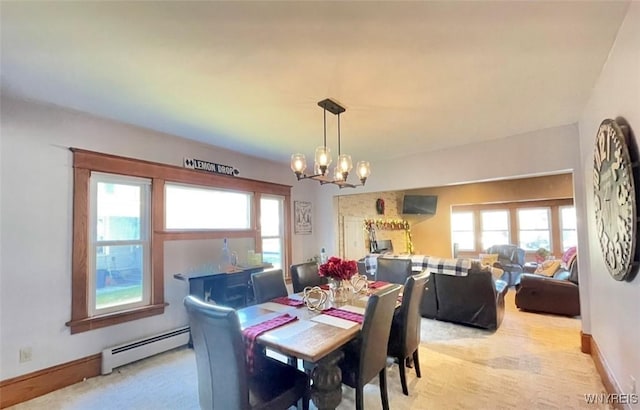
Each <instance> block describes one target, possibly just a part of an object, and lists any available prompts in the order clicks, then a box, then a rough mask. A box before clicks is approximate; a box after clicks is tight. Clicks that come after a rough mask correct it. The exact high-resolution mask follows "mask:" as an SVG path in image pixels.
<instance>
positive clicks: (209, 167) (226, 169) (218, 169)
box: [183, 157, 240, 177]
mask: <svg viewBox="0 0 640 410" xmlns="http://www.w3.org/2000/svg"><path fill="white" fill-rule="evenodd" d="M183 166H184V167H185V168H189V169H196V170H199V171H207V172H212V173H214V174H222V175H228V176H231V177H234V176H236V175H238V174H240V171H238V170H237V169H236V168H235V167H232V166H231V165H223V164H217V163H215V162H209V161H203V160H201V159H195V158H187V157H185V158H184V165H183Z"/></svg>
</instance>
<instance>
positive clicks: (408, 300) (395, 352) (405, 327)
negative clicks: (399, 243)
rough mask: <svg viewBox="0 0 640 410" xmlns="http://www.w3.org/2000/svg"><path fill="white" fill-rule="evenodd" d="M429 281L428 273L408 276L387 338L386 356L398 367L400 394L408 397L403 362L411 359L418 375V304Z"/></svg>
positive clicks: (419, 375)
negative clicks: (400, 303)
mask: <svg viewBox="0 0 640 410" xmlns="http://www.w3.org/2000/svg"><path fill="white" fill-rule="evenodd" d="M428 279H429V273H427V272H423V273H421V274H419V275H415V276H409V277H408V278H407V281H406V282H405V283H404V290H403V293H402V306H400V310H399V311H398V312H397V313H396V314H395V315H394V317H393V322H392V323H391V334H390V336H389V347H388V348H387V355H389V356H391V357H393V358H394V359H395V360H396V361H397V362H398V366H399V367H400V383H401V384H402V392H403V393H404V394H405V395H407V396H408V395H409V389H408V388H407V376H406V373H405V371H406V369H405V362H406V360H407V359H409V358H413V365H414V367H415V369H416V375H417V376H418V377H422V375H421V374H420V360H419V357H418V347H419V346H420V323H421V322H420V302H421V301H422V295H423V294H424V289H425V286H426V284H427V280H428Z"/></svg>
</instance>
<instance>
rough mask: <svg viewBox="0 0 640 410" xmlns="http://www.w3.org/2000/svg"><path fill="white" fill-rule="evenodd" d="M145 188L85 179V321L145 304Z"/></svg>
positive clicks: (140, 183)
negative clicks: (87, 212)
mask: <svg viewBox="0 0 640 410" xmlns="http://www.w3.org/2000/svg"><path fill="white" fill-rule="evenodd" d="M150 187H151V180H149V179H145V178H134V177H125V176H121V175H113V174H104V173H100V172H96V173H92V174H91V178H90V195H89V201H90V205H89V206H90V217H89V220H90V226H89V241H88V242H89V252H88V255H87V257H88V260H89V264H88V265H89V266H88V271H89V281H88V283H89V288H90V291H89V292H88V293H89V315H90V316H97V315H101V314H106V313H112V312H118V311H123V310H127V309H131V308H135V307H140V306H145V305H148V304H149V302H150V299H151V278H150V272H151V269H150V265H151V258H150V256H151V254H150V238H151V228H150V219H151V204H150V202H151V200H150Z"/></svg>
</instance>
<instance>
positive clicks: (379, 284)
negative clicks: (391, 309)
mask: <svg viewBox="0 0 640 410" xmlns="http://www.w3.org/2000/svg"><path fill="white" fill-rule="evenodd" d="M388 284H389V282H385V281H383V280H377V281H375V282H371V283H369V289H378V288H381V287H383V286H387V285H388Z"/></svg>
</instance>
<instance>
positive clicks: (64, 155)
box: [0, 95, 319, 380]
mask: <svg viewBox="0 0 640 410" xmlns="http://www.w3.org/2000/svg"><path fill="white" fill-rule="evenodd" d="M0 103H1V108H2V111H1V120H0V124H1V128H0V135H1V137H2V141H1V145H2V151H1V154H0V155H1V157H0V159H1V166H0V175H1V179H0V186H1V187H2V195H1V202H0V210H1V213H0V221H2V231H1V235H0V243H1V245H2V248H1V254H2V256H3V258H2V260H1V261H0V280H1V282H0V286H1V287H0V380H4V379H7V378H11V377H14V376H18V375H22V374H26V373H30V372H33V371H36V370H39V369H43V368H47V367H50V366H53V365H56V364H60V363H65V362H69V361H71V360H74V359H78V358H81V357H85V356H89V355H93V354H96V353H99V352H100V351H101V350H102V349H103V348H106V347H108V346H112V345H115V344H119V343H123V342H126V341H129V340H134V339H137V338H141V337H145V336H148V335H152V334H155V333H159V332H162V331H165V330H169V329H173V328H175V327H178V326H182V325H185V324H186V323H187V320H186V314H185V312H184V308H183V306H182V298H183V297H184V296H185V295H186V294H187V285H186V283H184V282H179V281H177V280H176V279H174V278H173V274H174V273H176V272H171V271H169V270H167V271H166V272H165V298H166V301H167V302H168V303H169V304H170V305H169V306H168V308H167V309H166V311H165V314H164V315H161V316H154V317H151V318H146V319H140V320H136V321H133V322H128V323H124V324H121V325H117V326H111V327H107V328H103V329H98V330H93V331H89V332H83V333H80V334H76V335H70V333H69V328H68V327H67V326H65V322H67V321H68V320H69V319H70V314H71V249H72V235H71V228H72V201H71V199H72V192H73V172H72V155H71V152H70V151H69V149H68V148H69V147H78V148H83V149H88V150H93V151H99V152H105V153H110V154H114V155H122V156H127V157H133V158H140V159H144V160H149V161H155V162H160V163H166V164H173V165H178V166H181V165H182V161H183V157H185V156H190V157H196V158H201V159H206V160H209V161H213V162H219V163H223V164H229V165H233V166H235V167H237V168H238V169H239V170H240V173H241V174H240V175H241V176H242V177H246V178H253V179H259V180H263V181H271V182H276V183H281V184H287V185H292V186H293V189H292V199H295V200H305V201H314V200H315V190H316V187H315V185H311V184H303V183H298V182H297V181H296V180H295V176H294V175H293V173H292V172H291V170H290V169H289V167H288V166H287V165H286V164H276V163H273V162H268V161H265V160H261V159H256V158H252V157H247V156H244V155H241V154H238V153H235V152H230V151H225V150H222V149H216V148H215V147H212V146H208V145H204V144H201V143H196V142H192V141H188V140H184V139H180V138H176V137H172V136H168V135H163V134H160V133H157V132H152V131H148V130H144V129H140V128H136V127H132V126H128V125H124V124H121V123H117V122H113V121H109V120H105V119H100V118H97V117H92V116H89V115H85V114H82V113H78V112H74V111H70V110H65V109H61V108H58V107H54V106H50V105H43V104H39V103H34V102H27V101H22V100H19V99H17V98H12V97H8V96H6V95H3V96H2V100H1V101H0ZM303 182H306V181H303ZM293 244H294V246H293V261H294V262H298V261H304V260H306V259H307V258H310V257H312V256H313V255H315V254H316V253H318V252H319V246H318V245H317V243H316V241H315V236H314V235H294V236H293ZM21 347H31V348H32V352H33V359H32V361H30V362H27V363H18V357H19V356H18V351H19V349H20V348H21Z"/></svg>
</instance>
